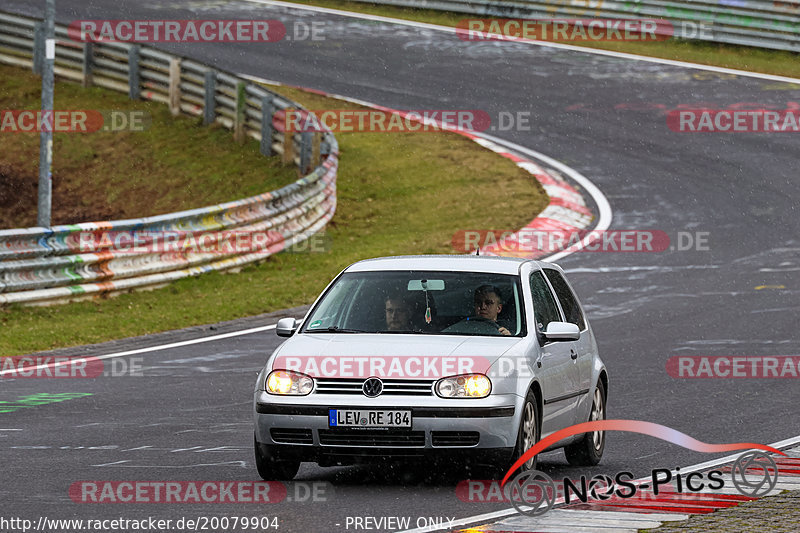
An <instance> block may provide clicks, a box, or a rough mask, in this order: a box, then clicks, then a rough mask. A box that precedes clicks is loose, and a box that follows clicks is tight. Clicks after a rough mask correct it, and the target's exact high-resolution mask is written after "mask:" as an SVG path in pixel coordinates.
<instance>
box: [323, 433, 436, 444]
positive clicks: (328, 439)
mask: <svg viewBox="0 0 800 533" xmlns="http://www.w3.org/2000/svg"><path fill="white" fill-rule="evenodd" d="M319 442H320V444H322V445H323V446H374V447H384V446H387V447H407V448H408V447H411V448H423V447H425V432H424V431H407V432H403V433H396V432H392V431H382V430H367V429H356V430H349V429H320V430H319Z"/></svg>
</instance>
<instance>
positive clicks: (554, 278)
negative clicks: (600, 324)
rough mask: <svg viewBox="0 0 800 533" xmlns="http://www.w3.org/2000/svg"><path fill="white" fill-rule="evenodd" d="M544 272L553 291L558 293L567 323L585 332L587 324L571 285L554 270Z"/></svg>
mask: <svg viewBox="0 0 800 533" xmlns="http://www.w3.org/2000/svg"><path fill="white" fill-rule="evenodd" d="M544 272H545V274H547V279H549V280H550V283H551V284H552V285H553V289H555V291H556V296H558V300H559V301H560V302H561V309H563V311H564V315H566V320H567V322H570V323H572V324H575V325H576V326H578V329H580V330H581V331H583V329H584V328H586V322H585V321H584V320H583V313H581V307H580V306H579V305H578V301H577V300H576V299H575V295H574V294H573V292H572V290H570V288H569V285H567V282H566V280H565V279H564V276H562V275H561V273H560V272H558V271H557V270H553V269H552V268H545V269H544Z"/></svg>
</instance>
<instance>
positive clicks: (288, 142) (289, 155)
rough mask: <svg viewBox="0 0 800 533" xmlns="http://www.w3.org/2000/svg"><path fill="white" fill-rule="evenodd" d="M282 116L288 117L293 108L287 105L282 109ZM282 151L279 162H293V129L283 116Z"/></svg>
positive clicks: (285, 163)
mask: <svg viewBox="0 0 800 533" xmlns="http://www.w3.org/2000/svg"><path fill="white" fill-rule="evenodd" d="M283 112H284V113H285V115H284V117H289V116H290V115H291V114H292V113H294V108H291V107H287V108H286V109H284V110H283ZM283 124H284V126H283V153H282V154H281V163H283V164H284V165H291V164H294V130H293V128H292V127H291V126H290V125H289V120H288V119H287V118H284V121H283Z"/></svg>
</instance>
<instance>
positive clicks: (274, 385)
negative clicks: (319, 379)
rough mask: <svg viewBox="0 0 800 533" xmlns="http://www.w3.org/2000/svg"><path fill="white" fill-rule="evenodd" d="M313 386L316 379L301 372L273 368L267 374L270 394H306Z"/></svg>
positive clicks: (267, 386)
mask: <svg viewBox="0 0 800 533" xmlns="http://www.w3.org/2000/svg"><path fill="white" fill-rule="evenodd" d="M313 388H314V379H313V378H312V377H311V376H307V375H305V374H301V373H300V372H292V371H291V370H273V371H272V372H270V373H269V376H267V385H266V389H267V392H268V393H270V394H284V395H293V396H305V395H306V394H308V393H310V392H311V389H313Z"/></svg>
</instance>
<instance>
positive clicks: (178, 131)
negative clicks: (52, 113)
mask: <svg viewBox="0 0 800 533" xmlns="http://www.w3.org/2000/svg"><path fill="white" fill-rule="evenodd" d="M0 79H2V80H3V85H2V87H1V88H0V109H9V110H11V109H15V110H38V109H40V108H41V86H42V83H41V78H40V77H38V76H35V75H34V74H32V73H31V72H30V71H27V70H24V69H21V68H18V67H12V66H5V65H0ZM53 107H54V109H57V110H98V111H112V110H113V111H120V112H128V111H140V112H142V113H145V116H149V117H150V118H151V125H150V127H149V129H147V130H146V131H143V132H135V131H121V132H103V131H98V132H93V133H54V134H53V215H52V224H53V225H57V224H71V223H75V222H90V221H97V220H109V219H124V218H138V217H143V216H148V215H158V214H162V213H170V212H174V211H181V210H184V209H191V208H195V207H202V206H206V205H213V204H217V203H220V202H226V201H229V200H235V199H238V198H246V197H247V196H252V195H256V194H260V193H262V192H264V191H269V190H273V189H276V188H279V187H281V186H283V185H286V184H288V183H291V182H292V181H294V180H296V179H297V172H296V170H295V169H294V168H293V167H291V166H284V165H282V164H281V163H280V158H278V157H272V158H265V157H263V156H262V155H261V154H260V153H259V151H258V143H257V142H255V141H254V140H252V139H250V140H248V142H246V143H244V144H237V143H236V142H234V140H233V134H232V133H231V132H230V131H228V130H226V129H224V128H222V127H217V126H214V127H210V128H206V127H201V126H200V119H199V118H192V117H186V116H182V117H178V118H175V119H173V117H172V115H171V114H170V112H169V110H168V109H167V106H165V105H163V104H159V103H155V102H146V101H132V100H129V99H128V97H127V95H125V94H122V93H117V92H114V91H109V90H105V89H101V88H96V87H93V88H89V89H84V88H82V87H81V86H80V85H77V84H75V83H69V82H58V83H57V84H56V87H55V98H54V105H53ZM38 169H39V134H38V133H35V132H32V133H8V132H4V133H2V134H0V228H19V227H28V226H34V225H36V186H37V182H38V172H39V170H38Z"/></svg>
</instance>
